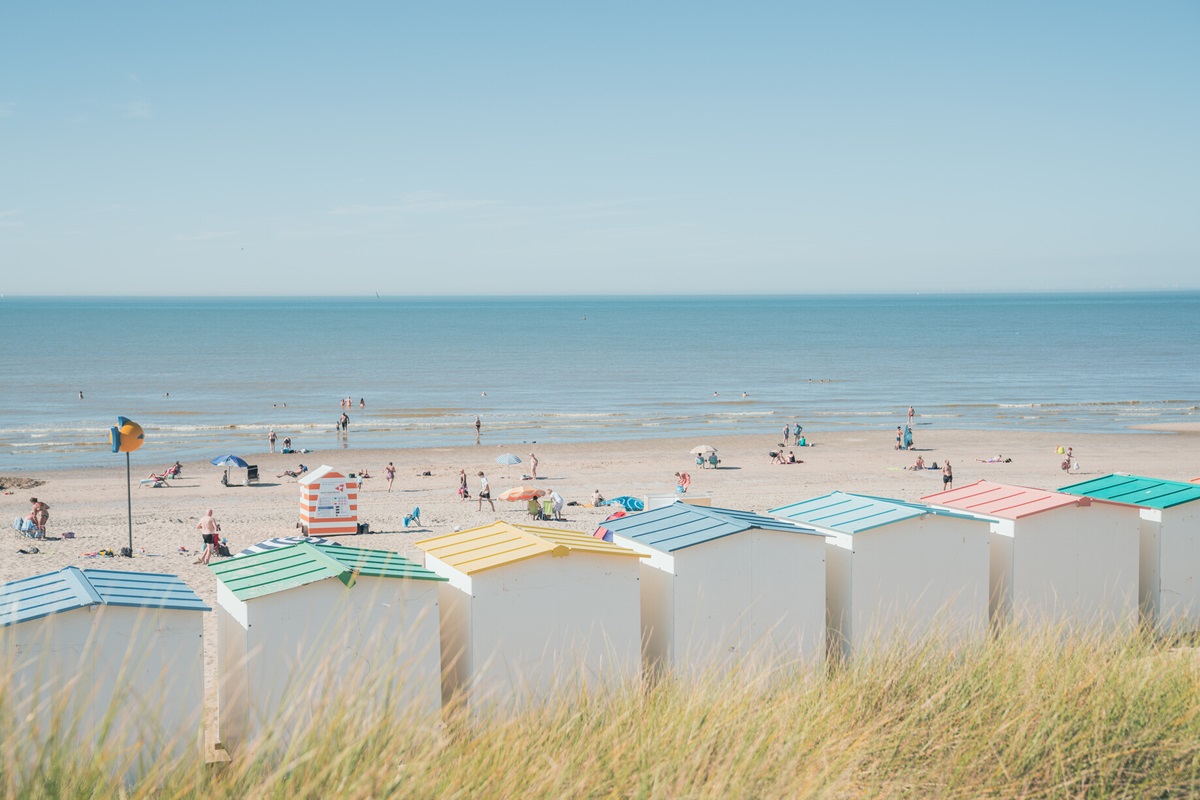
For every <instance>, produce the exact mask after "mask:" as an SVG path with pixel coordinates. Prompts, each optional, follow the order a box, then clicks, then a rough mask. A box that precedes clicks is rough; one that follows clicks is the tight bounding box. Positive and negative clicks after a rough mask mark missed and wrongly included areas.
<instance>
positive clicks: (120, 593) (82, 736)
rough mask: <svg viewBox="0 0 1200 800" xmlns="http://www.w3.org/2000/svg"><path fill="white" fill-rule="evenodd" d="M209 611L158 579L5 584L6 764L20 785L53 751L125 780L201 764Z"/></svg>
mask: <svg viewBox="0 0 1200 800" xmlns="http://www.w3.org/2000/svg"><path fill="white" fill-rule="evenodd" d="M210 610H211V609H209V607H208V606H207V605H205V604H204V602H203V601H202V600H201V599H200V598H199V597H198V596H197V595H196V593H195V592H193V591H192V590H191V589H190V588H189V587H188V586H187V584H185V583H184V582H183V581H182V580H180V579H179V578H178V577H177V576H175V575H164V574H159V573H149V572H125V571H116V570H100V569H83V570H81V569H78V568H76V567H66V568H64V569H61V570H59V571H57V572H51V573H47V574H45V575H37V576H34V577H32V578H24V579H22V580H18V581H13V582H11V583H6V584H4V585H2V586H0V654H2V655H0V669H2V670H3V674H2V675H0V681H2V682H3V683H4V692H3V693H4V695H5V698H6V699H5V702H4V703H3V704H0V710H2V711H3V713H5V714H6V715H8V716H9V719H6V720H4V721H3V722H0V726H2V728H3V730H5V731H6V732H11V733H12V738H11V739H8V740H5V742H4V750H5V752H4V759H5V762H6V763H7V764H9V765H10V766H13V767H14V772H15V773H16V774H18V775H19V774H21V772H22V771H24V770H26V769H29V768H31V767H33V766H34V765H35V764H37V763H38V762H39V760H41V758H42V757H43V756H42V748H43V747H44V746H45V745H46V744H47V743H48V742H54V743H56V744H60V745H61V744H67V745H70V746H72V747H75V748H80V749H81V751H82V752H85V753H87V754H88V755H89V757H90V756H91V755H93V754H99V755H100V756H101V758H102V761H103V763H106V764H109V765H111V768H112V770H113V774H115V775H118V776H120V777H122V778H124V779H125V780H126V781H132V780H136V779H137V778H139V777H140V776H142V775H144V774H146V772H147V771H148V770H150V769H151V768H152V767H153V765H154V764H155V763H156V762H157V763H159V764H160V765H169V764H172V763H174V762H176V761H184V762H187V761H190V762H192V763H196V762H199V761H200V759H201V758H202V756H203V750H202V748H203V744H204V615H205V614H206V613H207V612H208V611H210ZM98 748H103V749H99V750H98ZM64 752H67V751H64ZM15 785H18V786H19V785H20V781H18V782H17V783H16V784H15Z"/></svg>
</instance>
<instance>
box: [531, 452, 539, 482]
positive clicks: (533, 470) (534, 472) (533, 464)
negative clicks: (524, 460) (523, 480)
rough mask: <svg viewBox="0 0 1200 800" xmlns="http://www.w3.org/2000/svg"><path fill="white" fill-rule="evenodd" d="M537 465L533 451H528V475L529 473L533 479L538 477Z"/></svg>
mask: <svg viewBox="0 0 1200 800" xmlns="http://www.w3.org/2000/svg"><path fill="white" fill-rule="evenodd" d="M537 465H538V460H537V456H535V455H534V454H533V453H530V454H529V475H530V477H532V478H533V479H534V480H535V481H536V480H537V479H538V477H537Z"/></svg>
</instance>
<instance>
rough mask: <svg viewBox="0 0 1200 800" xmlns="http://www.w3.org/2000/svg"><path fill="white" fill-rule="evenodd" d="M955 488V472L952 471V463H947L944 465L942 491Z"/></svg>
mask: <svg viewBox="0 0 1200 800" xmlns="http://www.w3.org/2000/svg"><path fill="white" fill-rule="evenodd" d="M953 488H954V470H952V469H950V462H949V461H947V462H946V463H945V464H943V465H942V489H944V490H949V489H953Z"/></svg>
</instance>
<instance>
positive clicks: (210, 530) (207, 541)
mask: <svg viewBox="0 0 1200 800" xmlns="http://www.w3.org/2000/svg"><path fill="white" fill-rule="evenodd" d="M196 529H197V530H199V531H200V539H201V540H202V541H203V542H204V552H203V553H201V554H200V557H199V558H197V559H196V560H195V561H193V562H192V563H193V564H207V563H208V562H209V561H210V560H211V559H212V557H213V554H214V553H215V552H216V551H217V532H218V531H220V530H221V526H220V525H218V524H217V520H216V519H215V518H214V517H213V511H212V509H211V508H210V509H209V510H208V511H207V512H205V514H204V516H203V517H201V518H200V521H199V522H198V523H196Z"/></svg>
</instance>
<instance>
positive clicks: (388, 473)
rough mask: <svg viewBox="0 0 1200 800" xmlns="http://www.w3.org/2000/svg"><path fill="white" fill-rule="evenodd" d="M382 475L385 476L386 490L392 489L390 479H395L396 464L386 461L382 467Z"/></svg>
mask: <svg viewBox="0 0 1200 800" xmlns="http://www.w3.org/2000/svg"><path fill="white" fill-rule="evenodd" d="M383 477H385V478H387V482H388V491H389V492H390V491H391V490H392V481H394V480H396V465H395V464H393V463H392V462H390V461H389V462H388V465H387V466H386V467H384V468H383Z"/></svg>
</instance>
